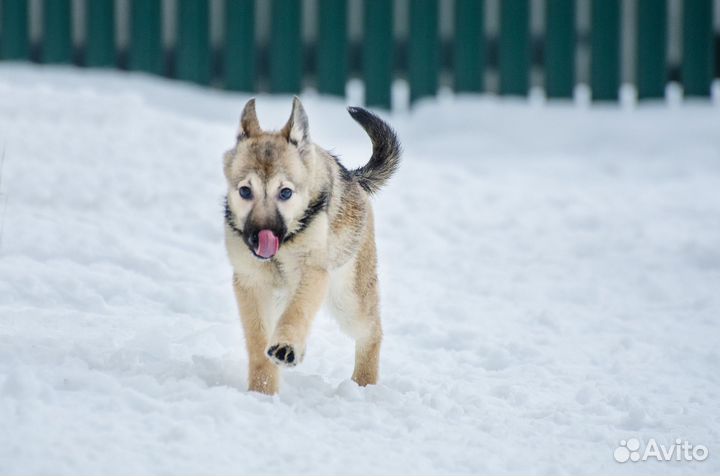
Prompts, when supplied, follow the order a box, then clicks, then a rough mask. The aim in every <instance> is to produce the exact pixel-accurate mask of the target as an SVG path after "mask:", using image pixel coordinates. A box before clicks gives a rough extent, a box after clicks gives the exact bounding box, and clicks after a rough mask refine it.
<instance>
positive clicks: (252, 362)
mask: <svg viewBox="0 0 720 476" xmlns="http://www.w3.org/2000/svg"><path fill="white" fill-rule="evenodd" d="M224 169H225V175H226V178H227V184H228V196H227V208H228V211H227V212H226V214H227V216H228V217H229V218H228V220H229V221H228V223H227V225H226V227H225V228H226V234H225V238H226V239H225V241H226V246H227V251H228V256H229V258H230V262H231V264H232V267H233V269H234V275H233V286H234V289H235V296H236V298H237V302H238V308H239V311H240V316H241V320H242V324H243V329H244V332H245V338H246V342H247V351H248V357H249V375H248V387H249V389H250V390H252V391H257V392H262V393H267V394H273V393H276V392H277V391H278V377H279V375H278V366H294V365H297V364H298V363H300V362H302V360H303V358H304V356H305V350H306V347H307V340H308V336H309V333H310V326H311V324H312V321H313V319H314V317H315V315H316V314H317V312H318V310H319V308H320V306H321V304H322V303H323V301H327V302H328V304H329V307H330V310H331V312H332V314H333V315H334V316H335V317H336V318H337V320H338V322H339V324H340V327H341V328H342V330H343V331H345V332H346V333H348V334H349V335H350V336H351V337H353V338H354V339H355V342H356V343H355V369H354V372H353V375H352V378H353V380H354V381H355V382H357V383H358V384H359V385H368V384H374V383H376V382H377V380H378V368H379V356H380V345H381V340H382V327H381V323H380V314H379V301H378V299H379V295H378V281H377V275H376V251H375V237H374V225H373V214H372V207H371V204H370V200H369V197H368V193H367V192H366V191H365V190H364V189H363V187H361V185H360V184H359V183H358V182H357V181H356V180H353V179H352V178H351V177H350V175H349V174H348V173H347V171H343V169H342V168H341V166H340V165H339V164H338V162H337V161H336V159H335V158H334V157H332V156H331V155H330V154H329V153H328V152H326V151H325V150H323V149H322V148H320V147H319V146H317V145H315V144H314V143H312V142H311V141H310V139H309V135H308V130H307V117H306V116H305V112H304V110H303V109H302V105H301V104H300V102H299V100H298V99H297V98H296V99H295V101H294V103H293V112H292V114H291V117H290V120H288V123H287V124H286V125H285V127H284V128H283V129H282V130H281V131H280V132H277V133H274V132H264V131H262V130H261V128H260V126H259V124H258V122H257V117H256V115H255V104H254V100H251V101H250V102H249V103H248V105H247V106H246V107H245V110H244V111H243V116H242V119H241V128H240V131H239V133H238V143H237V145H236V146H235V147H234V148H233V149H232V150H230V151H228V152H227V153H226V154H225V159H224ZM241 186H248V187H250V188H251V189H252V190H253V198H252V199H251V200H248V199H243V198H241V197H240V195H239V193H238V190H239V187H241ZM283 187H289V188H291V189H292V190H293V191H294V193H293V195H292V198H291V199H289V200H287V201H282V200H279V199H278V198H277V197H278V195H277V194H278V191H279V190H281V189H282V188H283ZM322 197H327V201H326V202H324V203H325V206H324V207H323V208H322V210H320V211H318V212H317V213H315V214H314V215H313V217H312V220H311V221H310V222H309V224H306V226H305V228H304V229H303V226H304V225H303V217H304V216H306V215H307V214H308V213H309V210H310V209H312V207H313V204H314V203H320V200H319V199H320V198H322ZM256 224H257V226H256ZM253 226H256V228H262V227H272V226H278V227H279V226H285V227H286V231H287V235H292V234H294V233H296V234H294V236H293V237H292V239H291V240H290V241H287V242H283V243H282V244H281V245H280V248H279V251H278V253H277V254H276V255H275V256H273V257H272V258H271V259H267V260H261V259H260V258H259V257H257V256H256V255H255V254H254V253H253V251H251V249H252V245H251V244H249V243H251V242H249V241H248V240H249V238H248V236H249V235H248V234H249V233H250V232H249V231H248V230H250V229H252V227H253ZM281 349H283V351H282V352H281ZM291 352H292V355H293V356H294V360H292V361H290V357H289V356H290V355H291Z"/></svg>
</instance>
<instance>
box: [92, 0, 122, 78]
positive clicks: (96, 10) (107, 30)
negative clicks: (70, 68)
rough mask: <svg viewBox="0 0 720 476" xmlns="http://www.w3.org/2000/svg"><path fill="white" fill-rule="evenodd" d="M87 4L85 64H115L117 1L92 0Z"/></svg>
mask: <svg viewBox="0 0 720 476" xmlns="http://www.w3.org/2000/svg"><path fill="white" fill-rule="evenodd" d="M85 5H86V10H85V31H86V32H87V33H86V38H85V65H86V66H114V65H115V58H116V50H115V1H114V0H91V1H89V2H87V3H86V4H85Z"/></svg>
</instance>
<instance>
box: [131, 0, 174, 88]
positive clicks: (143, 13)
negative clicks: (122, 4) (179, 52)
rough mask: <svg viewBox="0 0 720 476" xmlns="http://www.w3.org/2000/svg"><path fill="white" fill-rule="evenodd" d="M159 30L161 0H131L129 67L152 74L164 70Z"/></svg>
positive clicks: (160, 28)
mask: <svg viewBox="0 0 720 476" xmlns="http://www.w3.org/2000/svg"><path fill="white" fill-rule="evenodd" d="M161 31H162V23H161V0H131V1H130V48H129V51H128V53H129V55H128V56H129V58H128V59H129V61H128V66H129V68H130V69H132V70H138V71H145V72H146V73H153V74H161V73H162V72H163V71H164V69H165V68H164V58H163V48H162V36H161Z"/></svg>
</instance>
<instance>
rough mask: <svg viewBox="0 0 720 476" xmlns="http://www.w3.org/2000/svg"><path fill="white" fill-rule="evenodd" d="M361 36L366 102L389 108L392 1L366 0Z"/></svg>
mask: <svg viewBox="0 0 720 476" xmlns="http://www.w3.org/2000/svg"><path fill="white" fill-rule="evenodd" d="M364 4H365V9H364V12H363V13H364V17H365V24H364V27H365V29H364V38H363V79H364V80H365V104H367V105H368V106H377V107H381V108H385V109H390V107H391V99H392V98H391V87H392V68H393V59H394V54H393V53H394V45H395V42H394V39H393V2H389V1H386V0H365V2H364Z"/></svg>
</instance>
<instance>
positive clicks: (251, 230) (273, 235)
mask: <svg viewBox="0 0 720 476" xmlns="http://www.w3.org/2000/svg"><path fill="white" fill-rule="evenodd" d="M286 234H287V228H286V226H285V224H284V223H283V220H282V217H281V216H280V214H278V215H277V216H276V217H275V219H273V220H265V221H264V222H263V223H254V222H253V221H252V220H251V219H249V220H248V222H247V223H246V224H245V227H244V229H243V239H244V241H245V244H246V245H247V246H248V248H250V251H252V253H253V254H254V255H255V256H256V257H258V258H260V259H271V258H272V257H273V256H275V255H276V254H277V252H278V250H279V249H280V243H281V242H282V240H283V238H284V237H285V235H286Z"/></svg>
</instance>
